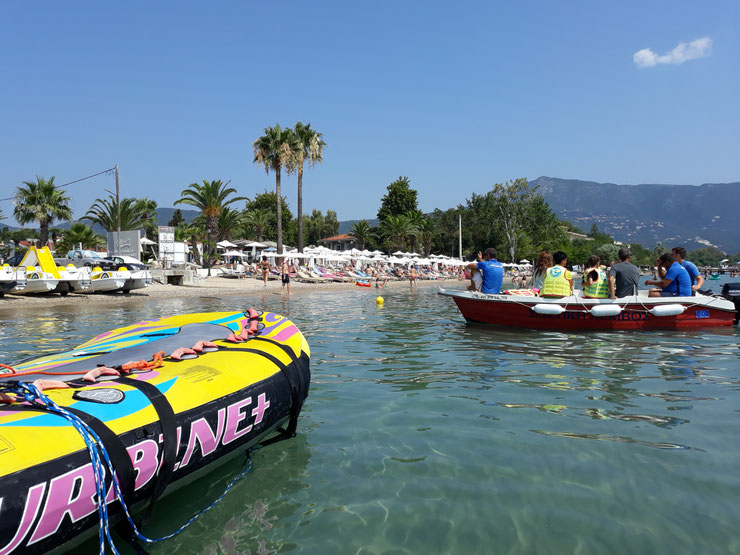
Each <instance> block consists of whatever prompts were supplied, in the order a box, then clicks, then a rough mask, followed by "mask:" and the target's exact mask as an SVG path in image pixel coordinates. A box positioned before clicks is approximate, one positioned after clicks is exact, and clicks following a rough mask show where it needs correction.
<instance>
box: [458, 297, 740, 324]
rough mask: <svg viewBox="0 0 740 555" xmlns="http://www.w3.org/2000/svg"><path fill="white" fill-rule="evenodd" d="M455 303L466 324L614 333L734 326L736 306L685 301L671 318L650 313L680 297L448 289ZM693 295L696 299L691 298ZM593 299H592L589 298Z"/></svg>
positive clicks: (721, 302)
mask: <svg viewBox="0 0 740 555" xmlns="http://www.w3.org/2000/svg"><path fill="white" fill-rule="evenodd" d="M446 294H447V295H448V296H451V297H452V298H453V299H454V301H455V303H456V304H457V307H458V309H459V310H460V313H461V314H462V315H463V317H464V318H465V319H466V320H467V321H468V322H479V323H484V324H493V325H499V326H508V327H516V328H530V329H543V330H560V331H612V330H650V329H691V328H707V327H718V326H731V325H732V324H733V321H734V310H728V309H727V308H726V307H723V305H724V304H726V301H723V300H721V299H717V300H718V301H720V302H718V303H715V304H717V305H720V306H717V307H715V306H712V303H710V304H709V305H707V304H704V303H701V304H695V303H692V302H691V300H690V299H689V300H688V301H686V302H682V303H679V304H683V305H685V306H686V310H685V311H684V312H683V313H682V314H678V315H673V316H656V315H654V314H651V313H650V312H649V310H650V309H652V308H654V307H655V306H660V305H667V304H677V303H676V299H657V300H656V299H649V298H647V297H642V298H640V297H630V298H629V299H633V302H629V301H626V300H624V299H622V300H621V302H618V301H611V300H607V299H604V300H603V301H601V302H599V301H598V300H596V299H593V300H592V299H577V298H573V297H569V298H568V299H570V302H565V301H566V299H540V298H515V299H512V298H511V297H510V296H508V295H482V294H477V295H476V294H466V293H460V294H455V293H452V292H446ZM692 299H693V297H692ZM589 301H590V302H589ZM617 302H618V304H619V306H621V307H622V311H621V313H620V314H617V315H615V316H594V315H593V314H591V312H590V308H592V307H593V306H596V305H598V304H616V303H617ZM537 304H553V305H560V306H563V307H564V308H565V311H564V312H562V313H561V314H541V313H538V312H536V311H535V310H534V306H535V305H537Z"/></svg>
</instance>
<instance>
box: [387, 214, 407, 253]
mask: <svg viewBox="0 0 740 555" xmlns="http://www.w3.org/2000/svg"><path fill="white" fill-rule="evenodd" d="M381 228H382V231H383V233H384V234H385V236H386V237H388V238H389V239H390V240H391V244H392V245H393V248H394V249H395V250H402V249H403V246H404V242H405V240H406V236H407V235H408V234H409V233H410V232H411V229H412V228H411V222H410V221H409V217H408V216H406V215H404V214H399V215H397V216H386V218H385V220H383V223H382V224H381Z"/></svg>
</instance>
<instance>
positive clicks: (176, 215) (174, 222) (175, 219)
mask: <svg viewBox="0 0 740 555" xmlns="http://www.w3.org/2000/svg"><path fill="white" fill-rule="evenodd" d="M184 223H185V218H183V216H182V210H180V209H179V208H175V211H174V212H173V213H172V217H171V218H170V221H169V222H167V225H168V226H169V227H177V226H179V225H180V224H184Z"/></svg>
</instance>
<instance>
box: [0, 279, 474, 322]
mask: <svg viewBox="0 0 740 555" xmlns="http://www.w3.org/2000/svg"><path fill="white" fill-rule="evenodd" d="M453 283H457V284H460V286H464V285H465V284H466V283H467V280H465V281H460V280H458V279H443V280H418V281H417V284H418V287H424V288H426V287H433V286H434V287H441V286H444V285H445V284H446V285H451V284H453ZM281 285H282V284H281V282H280V280H271V281H268V282H267V286H265V285H263V283H262V280H261V279H260V280H258V279H254V278H247V279H228V278H222V277H210V278H206V279H204V280H203V281H202V282H201V284H200V285H169V284H161V283H157V282H154V283H152V284H151V285H150V286H149V287H146V288H144V289H137V290H135V291H132V292H131V293H129V294H128V295H124V294H122V293H107V294H106V293H97V294H96V293H69V294H68V295H67V296H66V297H62V296H60V295H57V294H47V295H8V294H6V295H5V296H4V297H3V298H2V299H0V313H2V312H3V311H6V310H13V311H16V310H18V309H25V308H34V309H35V308H45V307H55V308H56V307H60V306H62V307H63V306H80V305H82V306H95V305H114V306H122V305H128V304H131V303H138V302H146V301H152V300H159V299H180V298H197V297H228V296H235V297H236V296H239V297H241V296H249V295H259V294H263V293H271V294H275V295H281ZM403 288H406V289H407V290H408V289H410V285H409V282H408V281H407V280H404V281H391V282H388V283H387V284H386V286H385V287H381V288H375V287H374V286H373V287H358V286H356V285H355V284H354V283H350V282H348V283H339V282H329V283H301V282H296V281H291V283H290V297H293V296H296V295H300V296H302V295H305V294H309V293H311V292H316V291H321V292H326V291H353V290H362V291H367V290H371V291H377V292H378V294H379V295H382V294H383V291H387V290H390V289H393V290H402V289H403ZM281 297H282V298H286V299H287V298H289V297H288V294H287V293H283V294H282V295H281Z"/></svg>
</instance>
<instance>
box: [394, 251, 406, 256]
mask: <svg viewBox="0 0 740 555" xmlns="http://www.w3.org/2000/svg"><path fill="white" fill-rule="evenodd" d="M404 254H406V253H405V252H403V251H396V252H394V253H393V256H403V255H404Z"/></svg>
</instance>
